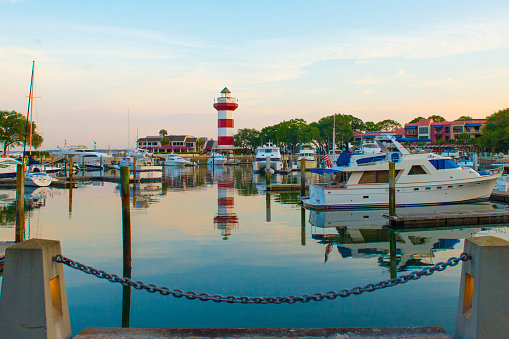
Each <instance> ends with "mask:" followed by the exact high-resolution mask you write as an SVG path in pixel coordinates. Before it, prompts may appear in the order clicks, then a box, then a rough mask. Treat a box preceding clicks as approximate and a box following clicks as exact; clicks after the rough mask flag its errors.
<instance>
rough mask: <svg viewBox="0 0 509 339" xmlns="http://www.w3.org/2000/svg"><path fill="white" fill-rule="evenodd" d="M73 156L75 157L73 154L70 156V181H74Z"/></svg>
mask: <svg viewBox="0 0 509 339" xmlns="http://www.w3.org/2000/svg"><path fill="white" fill-rule="evenodd" d="M72 158H73V156H72V155H70V156H69V182H72V175H73V172H74V167H73V164H72Z"/></svg>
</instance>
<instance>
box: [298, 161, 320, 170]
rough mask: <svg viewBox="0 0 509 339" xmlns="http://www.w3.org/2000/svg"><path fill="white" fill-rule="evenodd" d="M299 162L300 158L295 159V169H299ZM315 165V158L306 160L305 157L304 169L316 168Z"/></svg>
mask: <svg viewBox="0 0 509 339" xmlns="http://www.w3.org/2000/svg"><path fill="white" fill-rule="evenodd" d="M300 162H301V160H297V169H300ZM316 165H317V161H316V160H308V159H306V161H305V165H304V166H305V168H306V169H310V168H316Z"/></svg>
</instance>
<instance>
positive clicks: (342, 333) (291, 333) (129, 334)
mask: <svg viewBox="0 0 509 339" xmlns="http://www.w3.org/2000/svg"><path fill="white" fill-rule="evenodd" d="M96 338H97V339H99V338H102V339H106V338H173V339H175V338H180V339H197V338H202V339H203V338H205V339H208V338H215V339H223V338H229V339H256V338H278V339H283V338H293V339H296V338H306V339H319V338H320V339H322V338H323V339H326V338H365V339H368V338H386V339H390V338H392V339H397V338H413V339H419V338H427V339H432V338H440V339H446V338H450V336H449V335H448V334H447V332H445V330H444V329H443V328H442V327H433V326H427V327H376V328H369V327H366V328H112V327H87V328H85V329H84V330H83V331H81V332H80V333H79V334H78V335H77V336H76V337H75V339H96Z"/></svg>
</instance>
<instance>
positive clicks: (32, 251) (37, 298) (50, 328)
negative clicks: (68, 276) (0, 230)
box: [0, 239, 72, 339]
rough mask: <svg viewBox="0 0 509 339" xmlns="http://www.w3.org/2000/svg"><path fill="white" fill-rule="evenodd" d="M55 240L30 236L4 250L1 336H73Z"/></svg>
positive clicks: (62, 269)
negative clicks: (55, 259) (31, 237)
mask: <svg viewBox="0 0 509 339" xmlns="http://www.w3.org/2000/svg"><path fill="white" fill-rule="evenodd" d="M57 254H61V250H60V242H59V241H56V240H43V239H31V240H27V241H24V242H22V243H19V244H15V245H13V246H11V247H9V248H7V250H6V255H5V266H4V277H3V282H2V298H1V299H0V329H1V330H0V336H2V337H3V338H30V339H38V338H48V339H49V338H51V339H53V338H72V333H71V322H70V320H69V309H68V306H67V293H66V290H65V280H64V268H63V264H59V263H55V262H54V261H53V257H54V256H56V255H57Z"/></svg>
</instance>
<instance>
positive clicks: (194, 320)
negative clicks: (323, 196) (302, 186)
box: [0, 167, 509, 335]
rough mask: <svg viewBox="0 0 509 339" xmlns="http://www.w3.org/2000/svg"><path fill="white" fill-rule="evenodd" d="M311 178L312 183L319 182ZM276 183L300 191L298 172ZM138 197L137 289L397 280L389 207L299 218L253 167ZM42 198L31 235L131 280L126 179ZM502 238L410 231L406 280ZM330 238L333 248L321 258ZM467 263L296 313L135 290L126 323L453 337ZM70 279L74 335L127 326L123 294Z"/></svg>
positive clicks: (209, 174)
mask: <svg viewBox="0 0 509 339" xmlns="http://www.w3.org/2000/svg"><path fill="white" fill-rule="evenodd" d="M309 179H310V180H313V179H315V178H314V177H313V176H312V175H311V174H309ZM273 180H274V181H277V182H295V183H297V182H300V178H299V177H298V175H290V176H288V177H282V176H275V177H274V178H273ZM132 193H135V194H133V196H132V198H131V199H132V201H131V219H132V222H131V223H132V255H133V263H132V277H133V279H134V280H142V281H143V282H145V283H153V284H156V285H158V286H168V287H170V288H180V289H182V290H185V291H189V290H192V291H196V292H198V293H201V292H207V293H210V294H216V293H219V294H223V295H229V294H233V295H248V296H259V295H264V296H265V295H300V294H312V293H316V292H327V291H330V290H340V289H343V288H353V287H355V286H364V285H366V284H368V283H374V282H379V281H381V280H385V279H389V278H390V269H389V266H390V265H389V254H388V250H389V243H388V239H389V233H388V232H387V231H385V230H383V229H382V228H381V226H382V225H383V224H385V220H384V219H382V218H381V217H380V214H381V213H382V212H383V211H380V210H377V211H342V212H337V211H335V212H311V211H307V210H301V207H300V206H299V205H298V198H297V193H294V194H290V193H284V194H277V193H272V194H267V193H266V192H265V178H264V177H262V176H253V173H252V170H251V168H250V167H242V168H235V169H234V168H220V169H216V170H215V171H212V169H211V168H207V167H200V168H198V169H195V170H193V169H192V168H186V169H169V170H168V171H167V173H166V175H165V178H164V182H163V183H142V184H139V185H136V186H135V188H133V191H132ZM32 194H33V195H34V196H37V197H38V198H39V199H38V200H37V201H34V202H33V207H34V208H33V209H32V210H31V211H30V212H28V215H29V226H30V229H29V237H30V238H35V237H38V238H45V239H58V240H60V241H61V245H62V252H63V255H65V256H67V257H69V258H71V259H74V260H76V261H79V262H81V263H84V264H86V265H91V266H93V267H95V268H98V269H102V270H105V271H107V272H110V273H116V274H118V275H122V267H123V266H122V216H121V200H120V193H119V186H118V185H117V184H114V183H98V182H91V183H86V184H83V185H80V186H79V187H78V188H76V189H73V190H72V194H71V192H70V191H69V190H63V189H45V190H41V191H35V192H33V193H32ZM0 198H3V199H2V201H3V202H4V203H3V206H4V207H3V213H2V214H1V218H0V221H1V222H2V223H3V225H4V226H3V227H0V240H12V239H13V238H14V228H13V226H12V224H13V221H14V220H13V219H12V217H13V214H12V211H13V207H12V203H13V199H14V198H15V192H14V190H13V189H11V190H9V189H2V190H0ZM447 208H448V209H449V210H450V209H451V208H452V209H458V208H460V209H461V208H463V209H466V208H469V209H471V208H481V209H484V208H492V207H491V204H476V205H468V206H466V207H465V206H460V207H458V206H456V207H447ZM432 209H434V208H432ZM442 209H444V207H442ZM14 216H15V215H14ZM27 223H28V220H27ZM505 232H506V229H505V228H502V227H495V228H483V229H481V228H479V227H476V228H463V229H455V230H450V229H447V230H439V231H420V232H401V233H399V234H397V248H398V257H397V268H398V275H402V274H405V272H407V273H408V271H413V270H415V269H421V268H423V267H424V266H427V265H430V264H434V263H436V262H439V261H445V260H447V259H448V258H449V257H451V256H458V255H459V254H460V253H461V252H462V248H463V239H464V238H467V237H470V236H472V235H476V236H479V235H487V234H491V235H496V236H500V237H502V238H505V239H508V240H509V236H508V235H507V234H506V233H505ZM328 243H333V244H334V245H333V247H332V251H331V252H330V254H329V255H328V260H327V261H326V262H325V249H326V244H328ZM460 266H461V265H459V266H457V267H454V268H448V269H447V270H446V271H444V272H438V273H435V274H434V275H433V276H430V277H424V278H422V279H420V280H418V281H412V282H409V283H407V284H405V285H401V286H396V287H392V288H388V289H383V290H379V291H376V292H372V293H364V294H362V295H359V296H350V297H348V298H346V299H336V300H333V301H321V302H309V303H307V304H302V303H297V304H294V305H286V304H283V305H231V304H217V303H214V302H201V301H189V300H187V299H175V298H172V297H164V296H161V295H159V294H150V293H147V292H145V291H137V290H134V289H132V290H131V305H130V314H129V315H130V326H131V327H179V328H185V327H366V326H442V327H444V328H445V329H446V330H447V331H448V332H449V333H452V332H453V331H454V322H455V317H456V307H457V299H458V288H459V275H460V269H461V268H460ZM65 280H66V285H67V296H68V301H69V311H70V317H71V325H72V330H73V334H74V335H76V334H77V333H79V332H80V331H81V330H82V329H83V328H85V327H86V326H114V327H120V326H122V309H123V307H122V306H123V300H122V290H123V288H122V286H121V285H119V284H112V283H110V282H108V281H105V280H101V279H97V278H96V277H93V276H89V275H86V274H84V273H82V272H79V271H76V270H73V269H71V268H69V267H66V268H65ZM124 306H125V305H124ZM125 315H126V313H124V316H125Z"/></svg>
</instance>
